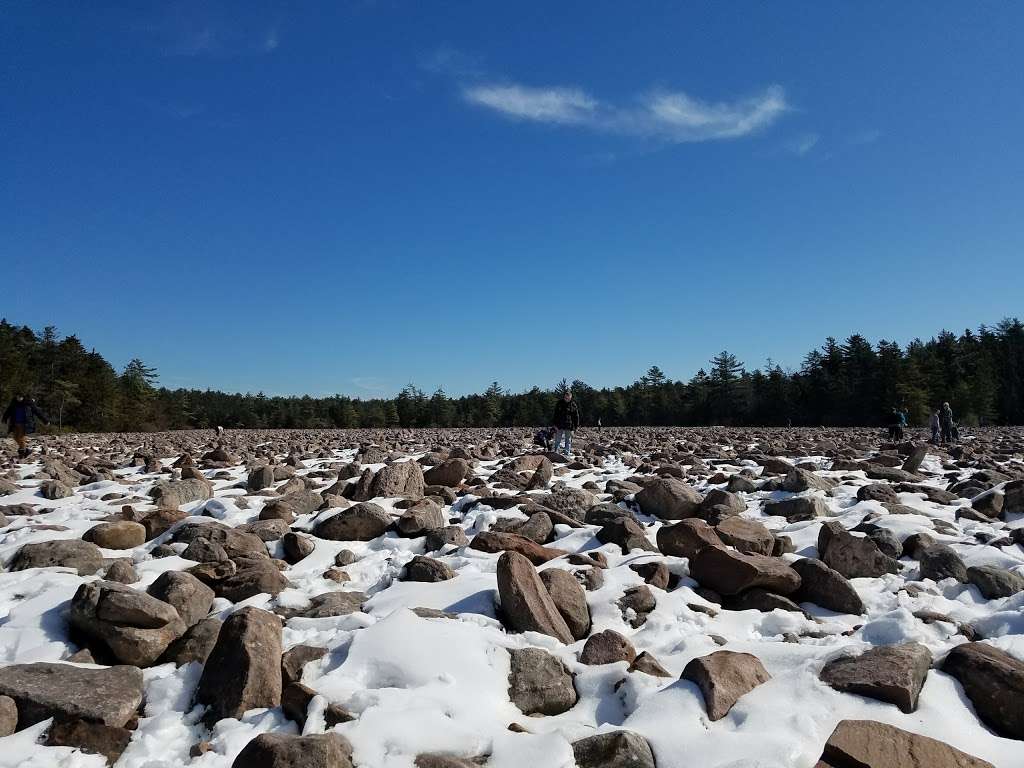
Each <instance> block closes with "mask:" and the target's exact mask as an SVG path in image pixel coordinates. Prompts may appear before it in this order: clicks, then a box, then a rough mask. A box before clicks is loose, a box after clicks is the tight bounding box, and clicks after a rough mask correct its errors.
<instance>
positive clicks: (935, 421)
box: [929, 408, 942, 445]
mask: <svg viewBox="0 0 1024 768" xmlns="http://www.w3.org/2000/svg"><path fill="white" fill-rule="evenodd" d="M929 423H930V426H931V428H932V442H933V443H935V445H938V444H939V439H940V438H941V437H942V420H941V419H940V418H939V409H938V408H936V409H935V410H934V411H932V416H931V420H930V422H929Z"/></svg>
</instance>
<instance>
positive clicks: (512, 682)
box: [508, 648, 579, 715]
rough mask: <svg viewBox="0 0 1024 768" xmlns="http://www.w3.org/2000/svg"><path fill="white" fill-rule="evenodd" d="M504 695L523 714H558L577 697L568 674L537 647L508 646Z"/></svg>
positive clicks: (570, 707) (565, 710)
mask: <svg viewBox="0 0 1024 768" xmlns="http://www.w3.org/2000/svg"><path fill="white" fill-rule="evenodd" d="M509 655H510V656H511V671H510V673H509V678H508V683H509V687H508V696H509V699H511V700H512V703H513V704H515V705H516V706H517V707H518V708H519V710H520V711H521V712H522V713H523V714H524V715H560V714H562V713H563V712H567V711H569V710H570V709H572V707H573V706H574V705H575V704H576V701H577V699H578V698H579V697H578V695H577V694H576V688H575V687H574V686H573V682H572V674H571V673H570V672H569V670H568V669H566V667H565V665H564V664H563V663H562V662H561V661H560V660H559V659H557V658H556V657H554V656H552V655H551V654H550V653H548V652H547V651H544V650H541V649H540V648H522V649H511V650H510V651H509Z"/></svg>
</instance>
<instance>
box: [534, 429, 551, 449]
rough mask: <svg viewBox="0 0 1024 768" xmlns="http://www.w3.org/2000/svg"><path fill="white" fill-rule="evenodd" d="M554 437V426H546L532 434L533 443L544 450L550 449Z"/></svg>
mask: <svg viewBox="0 0 1024 768" xmlns="http://www.w3.org/2000/svg"><path fill="white" fill-rule="evenodd" d="M554 439H555V428H554V427H546V428H544V429H541V430H538V431H537V433H536V434H534V436H533V444H534V445H539V446H540V447H541V448H543V449H544V450H545V451H550V450H551V441H552V440H554Z"/></svg>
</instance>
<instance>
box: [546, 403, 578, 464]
mask: <svg viewBox="0 0 1024 768" xmlns="http://www.w3.org/2000/svg"><path fill="white" fill-rule="evenodd" d="M551 421H552V426H554V428H555V430H557V431H556V432H555V448H554V450H555V451H558V446H559V444H560V443H562V444H563V450H562V451H561V453H562V454H563V455H564V456H569V455H570V454H571V453H572V433H573V432H575V431H576V430H577V429H579V426H580V409H579V408H577V407H576V403H575V402H573V399H572V392H569V391H566V393H565V394H564V395H562V399H561V400H559V401H558V403H557V404H556V405H555V415H554V417H553V418H552V419H551Z"/></svg>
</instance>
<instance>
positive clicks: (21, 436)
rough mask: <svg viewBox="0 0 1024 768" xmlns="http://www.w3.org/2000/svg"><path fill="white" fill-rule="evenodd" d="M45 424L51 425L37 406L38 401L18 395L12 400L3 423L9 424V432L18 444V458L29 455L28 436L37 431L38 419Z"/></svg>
mask: <svg viewBox="0 0 1024 768" xmlns="http://www.w3.org/2000/svg"><path fill="white" fill-rule="evenodd" d="M37 418H38V419H39V420H40V421H41V422H43V424H49V423H50V421H49V419H47V418H46V417H45V416H44V415H43V412H42V411H40V410H39V408H38V407H37V406H36V401H35V400H33V399H32V398H31V397H29V396H28V395H18V396H16V397H15V398H14V399H12V400H11V404H10V405H8V406H7V410H6V411H4V415H3V421H4V422H5V423H6V424H7V431H8V432H10V433H11V435H13V437H14V442H16V443H17V444H18V458H22V459H23V458H25V457H26V456H28V454H29V450H28V436H29V435H31V434H32V433H33V432H35V431H36V419H37Z"/></svg>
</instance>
